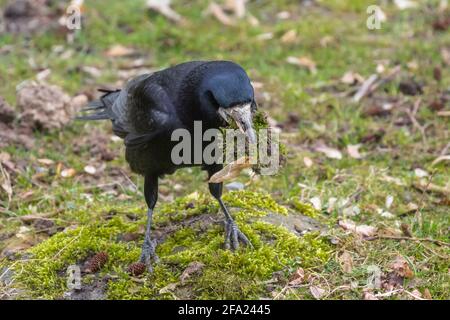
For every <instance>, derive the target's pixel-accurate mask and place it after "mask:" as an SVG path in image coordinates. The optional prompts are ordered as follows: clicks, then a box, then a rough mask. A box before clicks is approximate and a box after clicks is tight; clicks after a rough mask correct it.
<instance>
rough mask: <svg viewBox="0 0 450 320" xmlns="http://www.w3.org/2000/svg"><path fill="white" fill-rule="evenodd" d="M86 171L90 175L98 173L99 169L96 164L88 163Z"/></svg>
mask: <svg viewBox="0 0 450 320" xmlns="http://www.w3.org/2000/svg"><path fill="white" fill-rule="evenodd" d="M84 172H86V173H88V174H90V175H94V174H96V173H97V169H96V168H95V167H94V166H91V165H88V166H85V167H84Z"/></svg>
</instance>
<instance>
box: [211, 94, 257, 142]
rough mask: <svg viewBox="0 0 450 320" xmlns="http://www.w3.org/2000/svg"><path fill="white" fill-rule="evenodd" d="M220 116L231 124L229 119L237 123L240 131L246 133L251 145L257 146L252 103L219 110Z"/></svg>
mask: <svg viewBox="0 0 450 320" xmlns="http://www.w3.org/2000/svg"><path fill="white" fill-rule="evenodd" d="M219 114H220V115H221V116H222V117H223V118H224V119H225V121H226V122H228V123H229V117H230V118H232V119H233V120H234V122H236V125H237V126H238V128H239V130H240V131H241V132H242V133H245V135H246V136H247V139H248V141H249V142H250V143H251V144H256V133H255V130H254V129H253V120H252V110H251V103H246V104H242V105H238V106H235V107H232V108H219Z"/></svg>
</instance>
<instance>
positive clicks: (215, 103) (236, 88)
mask: <svg viewBox="0 0 450 320" xmlns="http://www.w3.org/2000/svg"><path fill="white" fill-rule="evenodd" d="M250 103H251V104H252V107H253V108H255V107H256V104H255V102H254V92H253V87H252V85H251V83H250V79H249V78H248V76H247V74H246V72H245V71H244V69H243V68H242V67H240V66H239V65H237V64H235V63H233V62H229V61H209V62H207V61H193V62H187V63H183V64H180V65H177V66H174V67H171V68H168V69H165V70H162V71H159V72H156V73H153V74H151V75H149V74H147V75H142V76H139V77H137V78H134V79H132V80H130V81H129V82H128V83H127V84H126V85H125V87H124V88H123V89H122V90H117V91H111V92H106V93H105V95H104V96H103V97H102V98H101V99H100V100H98V101H94V102H92V103H90V104H89V106H88V107H87V108H86V109H85V111H86V112H87V113H88V114H85V115H84V116H81V117H80V119H84V120H100V119H110V120H111V121H112V124H113V131H114V132H115V134H117V135H118V136H120V137H122V138H123V139H124V141H125V145H126V160H127V162H128V163H129V164H130V166H131V169H132V170H133V171H134V172H136V173H139V174H142V175H144V176H145V185H144V194H145V198H146V201H147V204H148V207H149V214H148V219H149V223H148V226H147V227H148V230H147V233H146V240H145V243H144V247H143V256H142V257H141V260H142V261H143V262H147V263H149V260H150V258H151V257H152V256H153V255H154V247H155V245H154V244H153V243H152V242H151V240H150V224H151V217H152V214H153V208H154V206H155V204H156V200H157V196H158V192H157V189H158V177H160V176H162V175H164V174H170V173H173V172H174V171H175V170H176V169H178V168H180V167H184V166H186V165H174V164H173V162H172V159H171V151H172V148H173V146H174V145H175V144H177V143H178V142H172V141H171V134H172V132H173V130H175V129H178V128H184V129H187V130H188V131H189V132H191V133H193V126H194V121H202V126H203V131H205V130H207V129H209V128H219V127H220V126H223V125H224V124H225V123H224V119H223V118H222V117H221V116H220V114H219V112H218V110H219V107H221V108H225V109H226V108H233V107H236V106H240V105H244V104H250ZM221 168H222V166H221V165H219V164H214V165H203V169H205V170H206V171H207V172H208V175H209V176H211V175H212V174H214V173H215V172H217V171H219V170H220V169H221ZM209 187H210V191H211V193H212V194H213V196H214V197H216V198H217V200H218V201H219V203H220V205H221V207H222V209H223V210H224V213H225V216H226V243H227V241H228V247H229V246H230V243H231V247H233V248H236V247H237V246H238V243H236V242H238V241H239V240H241V241H242V242H244V243H246V244H249V242H248V240H247V238H246V237H245V236H244V235H243V234H242V232H240V231H239V229H238V228H237V226H236V225H235V224H234V221H233V220H232V218H231V216H230V214H229V213H228V210H227V209H226V207H225V205H224V204H223V202H222V201H221V200H220V197H221V194H222V184H210V185H209Z"/></svg>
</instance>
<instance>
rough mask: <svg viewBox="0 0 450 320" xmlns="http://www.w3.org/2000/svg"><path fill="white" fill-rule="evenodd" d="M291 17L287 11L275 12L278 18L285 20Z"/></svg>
mask: <svg viewBox="0 0 450 320" xmlns="http://www.w3.org/2000/svg"><path fill="white" fill-rule="evenodd" d="M290 17H291V13H290V12H289V11H280V12H278V13H277V18H278V19H280V20H287V19H289V18H290Z"/></svg>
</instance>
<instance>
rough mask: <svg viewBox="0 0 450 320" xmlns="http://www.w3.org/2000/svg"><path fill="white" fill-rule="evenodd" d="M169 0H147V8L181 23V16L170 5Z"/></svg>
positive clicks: (182, 20)
mask: <svg viewBox="0 0 450 320" xmlns="http://www.w3.org/2000/svg"><path fill="white" fill-rule="evenodd" d="M171 2H172V1H171V0H147V8H149V9H150V10H153V11H156V12H158V13H160V14H162V15H163V16H165V17H166V18H167V19H169V20H172V21H174V22H177V23H183V22H184V19H183V17H182V16H181V15H179V14H178V13H177V12H176V11H175V10H173V9H172V8H171V7H170V4H171Z"/></svg>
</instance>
